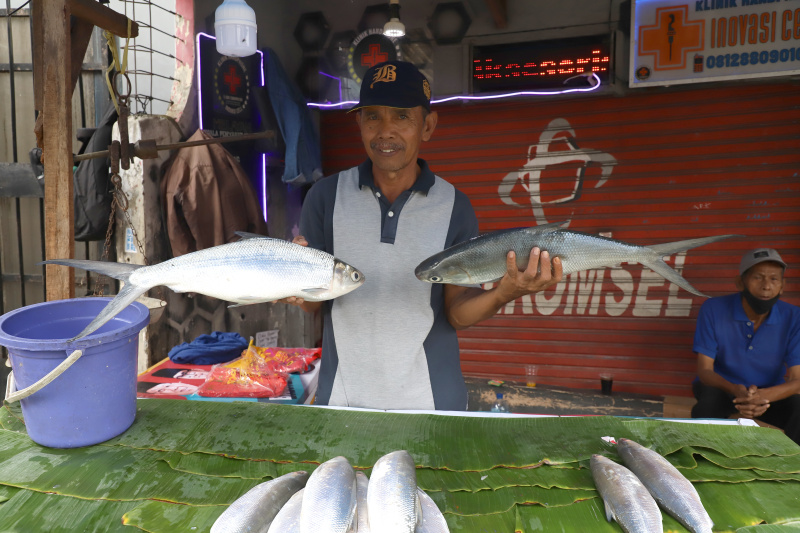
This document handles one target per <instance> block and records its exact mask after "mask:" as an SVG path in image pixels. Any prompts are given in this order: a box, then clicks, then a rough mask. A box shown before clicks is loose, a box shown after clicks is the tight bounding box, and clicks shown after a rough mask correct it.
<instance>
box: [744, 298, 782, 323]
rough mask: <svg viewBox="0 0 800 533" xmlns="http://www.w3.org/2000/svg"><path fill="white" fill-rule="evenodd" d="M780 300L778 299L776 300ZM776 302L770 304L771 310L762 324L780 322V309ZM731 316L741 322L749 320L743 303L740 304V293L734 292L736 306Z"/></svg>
mask: <svg viewBox="0 0 800 533" xmlns="http://www.w3.org/2000/svg"><path fill="white" fill-rule="evenodd" d="M778 302H780V300H778ZM778 302H775V305H773V306H772V310H771V311H770V313H769V316H767V319H766V320H765V321H764V322H763V323H762V325H764V324H778V323H780V319H781V310H780V307H779V306H778ZM733 318H734V319H736V320H739V321H741V322H749V321H750V318H748V316H747V313H745V312H744V304H742V293H741V292H737V293H736V307H734V310H733Z"/></svg>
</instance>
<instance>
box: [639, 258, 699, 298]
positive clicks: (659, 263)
mask: <svg viewBox="0 0 800 533" xmlns="http://www.w3.org/2000/svg"><path fill="white" fill-rule="evenodd" d="M642 264H643V265H644V266H646V267H647V268H649V269H650V270H652V271H653V272H655V273H656V274H658V275H659V276H661V277H662V278H664V279H666V280H667V281H669V282H670V283H674V284H675V285H677V286H678V287H680V288H682V289H685V290H687V291H689V292H691V293H692V294H696V295H697V296H702V297H703V298H708V295H706V294H703V293H702V292H700V291H698V290H697V289H695V288H694V287H692V286H691V285H690V284H689V282H688V281H686V280H685V279H684V278H683V276H681V275H680V274H678V273H677V272H675V271H674V270H673V269H672V268H671V267H670V266H669V265H668V264H666V263H665V262H664V260H663V259H656V260H654V261H642Z"/></svg>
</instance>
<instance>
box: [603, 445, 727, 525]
mask: <svg viewBox="0 0 800 533" xmlns="http://www.w3.org/2000/svg"><path fill="white" fill-rule="evenodd" d="M617 452H618V453H619V456H620V457H622V461H623V462H624V463H625V466H627V467H628V468H629V469H630V470H631V471H632V472H633V473H634V474H636V476H637V477H638V478H639V480H640V481H641V482H642V483H643V484H644V486H645V487H647V490H649V491H650V494H652V495H653V498H655V500H656V501H657V502H658V504H659V505H660V506H661V507H662V508H663V509H664V510H665V511H666V512H667V513H669V514H670V515H672V516H673V517H675V519H676V520H677V521H678V522H680V523H681V524H683V525H684V526H686V529H688V530H689V531H691V532H692V533H711V528H712V527H713V526H714V522H712V521H711V517H710V516H708V513H707V512H706V510H705V508H704V507H703V502H701V501H700V495H699V494H697V489H695V488H694V485H692V483H691V482H690V481H689V480H688V479H686V478H685V477H684V476H683V474H681V473H680V472H679V471H678V469H677V468H675V467H674V466H672V464H671V463H670V462H669V461H667V460H666V459H665V458H664V457H663V456H662V455H661V454H659V453H658V452H656V451H653V450H651V449H649V448H645V447H644V446H642V445H641V444H639V443H637V442H634V441H632V440H629V439H620V440H619V443H617Z"/></svg>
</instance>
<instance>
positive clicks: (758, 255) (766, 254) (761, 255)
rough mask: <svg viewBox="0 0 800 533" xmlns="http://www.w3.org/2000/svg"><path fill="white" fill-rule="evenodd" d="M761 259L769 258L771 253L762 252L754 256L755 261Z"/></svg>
mask: <svg viewBox="0 0 800 533" xmlns="http://www.w3.org/2000/svg"><path fill="white" fill-rule="evenodd" d="M759 257H769V252H768V251H766V250H761V251H760V252H756V253H754V254H753V259H758V258H759Z"/></svg>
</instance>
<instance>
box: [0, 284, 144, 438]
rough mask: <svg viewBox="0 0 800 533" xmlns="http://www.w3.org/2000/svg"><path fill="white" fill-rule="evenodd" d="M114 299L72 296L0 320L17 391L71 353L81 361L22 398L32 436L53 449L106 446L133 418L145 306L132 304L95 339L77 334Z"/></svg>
mask: <svg viewBox="0 0 800 533" xmlns="http://www.w3.org/2000/svg"><path fill="white" fill-rule="evenodd" d="M110 301H111V298H96V297H88V298H75V299H71V300H58V301H53V302H44V303H40V304H34V305H29V306H26V307H22V308H20V309H16V310H14V311H11V312H9V313H6V314H4V315H3V316H0V345H3V346H5V347H6V348H8V352H9V354H10V356H11V368H12V369H13V371H14V381H15V382H16V385H17V389H23V388H25V387H28V386H30V385H33V384H34V383H36V382H37V381H39V380H40V379H41V378H42V377H44V376H45V375H47V374H48V373H49V372H50V371H52V370H53V369H54V368H55V367H56V366H58V365H59V364H60V363H61V362H62V361H63V360H64V359H66V357H67V356H68V355H69V354H70V353H72V352H73V351H74V350H83V355H82V356H81V357H80V359H78V360H77V361H76V362H75V364H73V365H72V366H71V367H69V368H68V369H67V370H66V371H64V373H63V374H61V375H60V376H58V377H57V378H55V380H54V381H53V382H52V383H49V384H48V385H46V386H45V387H44V388H42V389H41V390H39V391H37V392H35V393H33V394H32V395H31V396H28V397H27V398H23V399H22V400H21V403H22V415H23V417H24V418H25V426H26V428H27V431H28V435H29V436H30V438H31V439H33V441H34V442H37V443H39V444H41V445H43V446H50V447H53V448H76V447H79V446H89V445H92V444H97V443H99V442H103V441H106V440H108V439H110V438H113V437H116V436H117V435H119V434H121V433H122V432H124V431H125V430H126V429H128V428H129V427H130V426H131V424H133V419H134V418H135V417H136V358H137V353H138V347H139V331H140V330H141V329H142V328H144V327H145V326H147V323H148V322H149V321H150V313H149V311H148V310H147V307H145V306H144V305H142V304H140V303H138V302H134V303H133V304H131V305H129V306H128V307H126V308H125V309H123V310H122V312H120V313H119V314H117V316H115V317H114V318H112V319H111V320H110V321H109V322H108V323H106V324H105V325H103V327H101V328H100V329H98V330H97V331H95V332H94V333H92V334H91V335H89V336H87V337H85V338H82V339H79V340H77V341H74V342H69V343H68V342H67V341H66V339H70V338H72V337H74V336H75V335H77V334H78V333H80V332H81V331H82V330H83V328H84V327H86V326H87V325H88V324H89V322H91V321H92V319H94V317H95V316H97V315H98V314H100V311H101V310H102V309H103V308H104V307H105V306H106V304H107V303H108V302H110Z"/></svg>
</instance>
